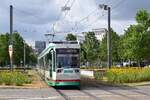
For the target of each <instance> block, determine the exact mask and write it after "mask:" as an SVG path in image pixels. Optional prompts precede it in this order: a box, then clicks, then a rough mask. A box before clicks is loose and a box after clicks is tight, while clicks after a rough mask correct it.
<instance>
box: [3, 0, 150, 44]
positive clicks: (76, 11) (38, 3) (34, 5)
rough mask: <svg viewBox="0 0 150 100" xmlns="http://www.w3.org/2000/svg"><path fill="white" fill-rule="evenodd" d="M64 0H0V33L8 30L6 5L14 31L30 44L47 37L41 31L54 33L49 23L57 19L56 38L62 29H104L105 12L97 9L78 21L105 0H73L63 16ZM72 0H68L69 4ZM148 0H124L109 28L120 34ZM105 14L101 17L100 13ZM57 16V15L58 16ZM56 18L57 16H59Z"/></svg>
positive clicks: (112, 2)
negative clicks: (12, 10) (11, 9)
mask: <svg viewBox="0 0 150 100" xmlns="http://www.w3.org/2000/svg"><path fill="white" fill-rule="evenodd" d="M66 1H67V0H1V1H0V13H1V14H0V33H2V32H9V5H10V4H13V5H14V30H18V31H19V32H20V33H21V35H22V36H23V37H24V38H25V39H26V40H27V41H28V42H29V43H30V44H32V45H33V44H34V42H33V41H35V40H46V39H45V37H44V34H45V33H46V32H47V31H49V32H50V33H53V30H52V26H53V24H54V23H55V22H56V21H57V24H56V26H55V31H57V32H62V33H59V34H58V35H57V36H56V38H55V39H59V40H60V39H63V38H64V35H65V34H63V32H66V31H67V32H76V33H80V32H82V31H90V30H91V29H93V28H107V12H103V11H102V10H97V11H96V12H95V13H94V14H92V15H90V16H89V17H88V18H87V19H86V18H85V20H83V21H82V22H80V23H78V21H79V20H81V19H82V18H84V17H85V16H87V15H88V14H89V13H90V12H91V11H93V10H94V9H96V8H98V4H103V3H104V2H105V3H107V2H106V1H105V0H75V2H74V5H73V6H72V8H71V10H70V11H69V12H68V14H67V16H66V17H65V18H64V17H63V16H64V12H63V13H62V14H61V7H62V6H63V5H64V4H65V3H66ZM73 1H74V0H70V2H69V3H68V6H70V5H71V3H72V2H73ZM107 1H108V2H109V3H107V4H109V5H112V6H115V5H116V4H117V3H118V2H119V1H116V0H107ZM149 2H150V1H148V0H144V1H140V0H126V1H125V2H124V3H122V4H121V5H120V6H118V8H116V9H114V10H112V23H111V25H112V28H113V29H114V30H115V31H116V32H117V33H119V34H123V32H124V29H126V28H127V27H128V26H129V25H130V24H134V23H135V21H134V15H135V13H136V11H137V10H138V9H140V8H145V9H149V10H150V8H149V5H148V4H149ZM103 13H104V14H106V16H104V17H102V14H103ZM58 16H59V17H58ZM58 18H59V19H58Z"/></svg>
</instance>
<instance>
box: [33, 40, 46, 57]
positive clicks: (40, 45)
mask: <svg viewBox="0 0 150 100" xmlns="http://www.w3.org/2000/svg"><path fill="white" fill-rule="evenodd" d="M45 48H46V42H45V41H35V50H36V52H37V53H38V54H39V53H41V52H42V51H43V50H44V49H45Z"/></svg>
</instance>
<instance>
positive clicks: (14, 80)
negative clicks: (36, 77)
mask: <svg viewBox="0 0 150 100" xmlns="http://www.w3.org/2000/svg"><path fill="white" fill-rule="evenodd" d="M0 80H1V81H2V82H1V84H2V83H4V84H5V85H12V84H15V85H17V86H22V85H23V84H28V83H31V82H32V80H31V79H29V77H28V76H27V75H26V74H25V73H21V72H19V71H13V72H9V71H3V72H0Z"/></svg>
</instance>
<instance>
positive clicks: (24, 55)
mask: <svg viewBox="0 0 150 100" xmlns="http://www.w3.org/2000/svg"><path fill="white" fill-rule="evenodd" d="M23 43H24V50H23V60H24V61H23V62H24V71H25V69H26V68H25V67H26V45H25V41H23Z"/></svg>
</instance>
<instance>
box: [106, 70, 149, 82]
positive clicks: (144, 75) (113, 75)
mask: <svg viewBox="0 0 150 100" xmlns="http://www.w3.org/2000/svg"><path fill="white" fill-rule="evenodd" d="M106 77H107V79H108V81H109V82H111V83H132V82H142V81H150V69H149V68H112V69H110V70H108V71H107V73H106Z"/></svg>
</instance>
